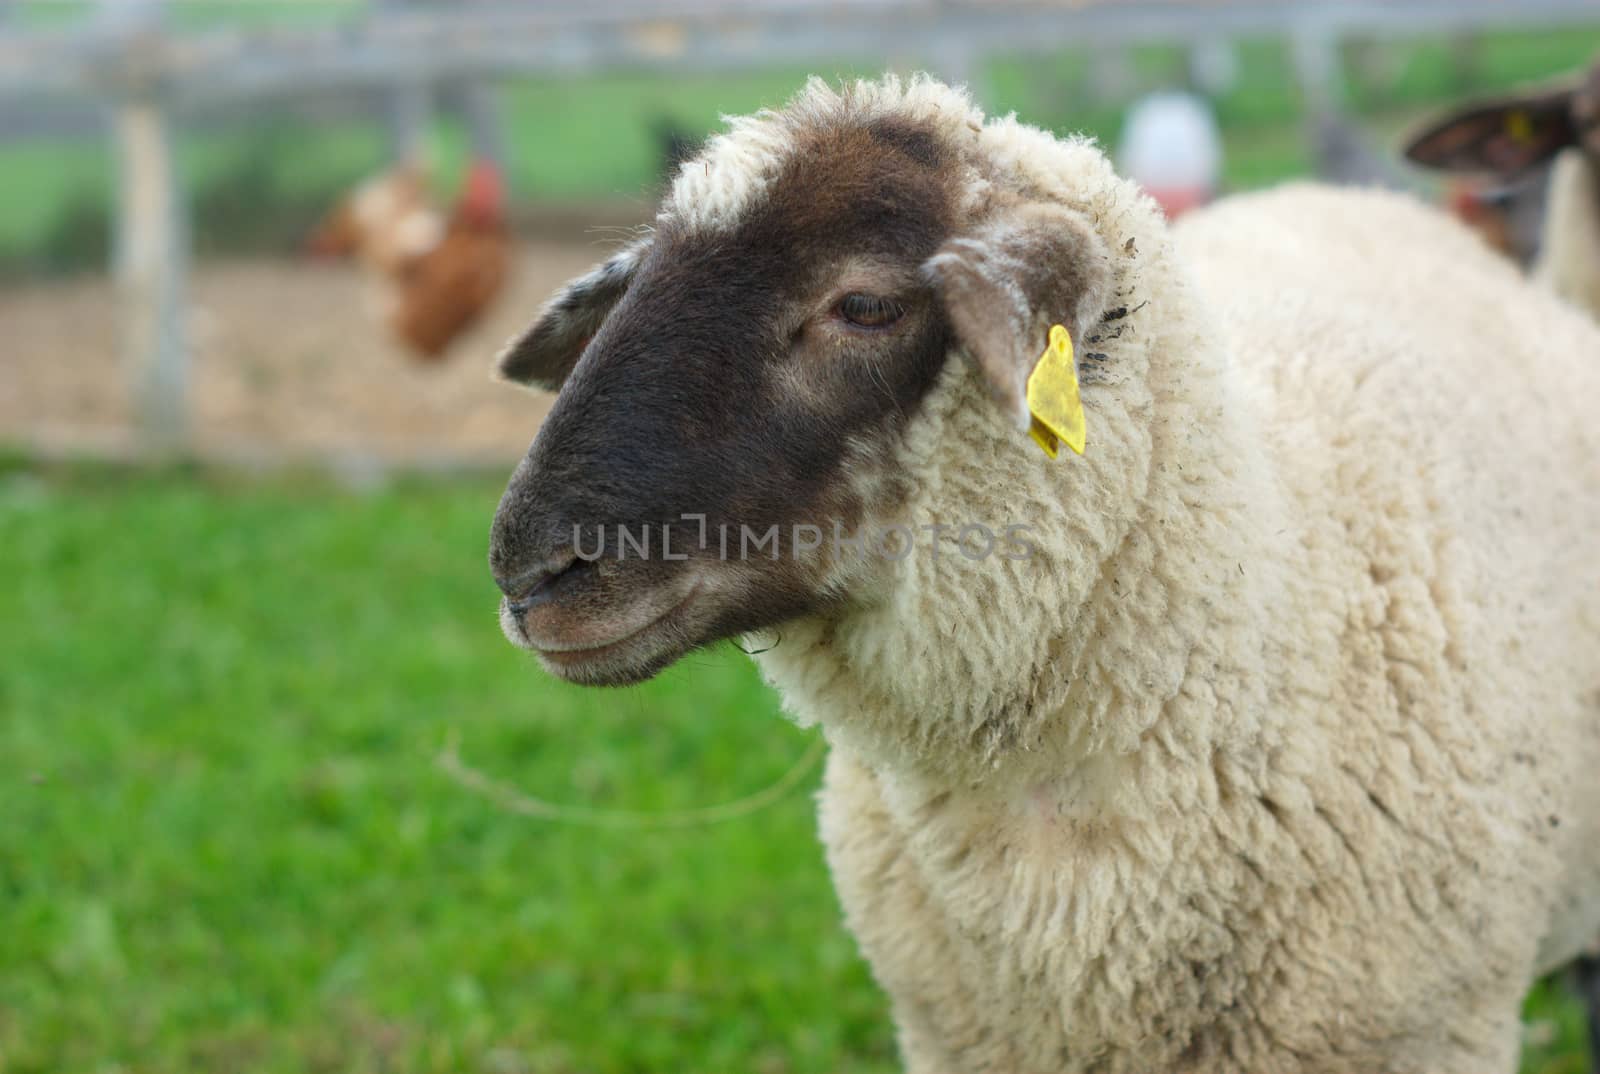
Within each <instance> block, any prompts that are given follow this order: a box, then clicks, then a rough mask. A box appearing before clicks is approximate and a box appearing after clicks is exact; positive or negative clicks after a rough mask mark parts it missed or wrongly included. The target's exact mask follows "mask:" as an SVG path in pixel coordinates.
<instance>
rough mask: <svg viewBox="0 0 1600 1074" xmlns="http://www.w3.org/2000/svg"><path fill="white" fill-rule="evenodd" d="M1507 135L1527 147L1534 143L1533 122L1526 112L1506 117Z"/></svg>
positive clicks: (1514, 113) (1513, 113)
mask: <svg viewBox="0 0 1600 1074" xmlns="http://www.w3.org/2000/svg"><path fill="white" fill-rule="evenodd" d="M1506 133H1507V134H1509V135H1511V140H1512V141H1514V142H1521V143H1522V144H1523V145H1527V144H1528V143H1529V142H1531V141H1533V120H1532V119H1531V118H1529V116H1528V113H1526V112H1521V111H1518V112H1512V113H1510V114H1508V115H1507V116H1506Z"/></svg>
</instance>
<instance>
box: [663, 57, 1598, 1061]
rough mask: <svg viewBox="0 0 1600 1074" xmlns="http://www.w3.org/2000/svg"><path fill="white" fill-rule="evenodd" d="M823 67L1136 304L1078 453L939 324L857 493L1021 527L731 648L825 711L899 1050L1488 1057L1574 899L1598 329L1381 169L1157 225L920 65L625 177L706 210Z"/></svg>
mask: <svg viewBox="0 0 1600 1074" xmlns="http://www.w3.org/2000/svg"><path fill="white" fill-rule="evenodd" d="M860 102H869V103H870V107H872V108H881V109H888V110H896V111H902V112H904V113H907V114H909V115H911V116H914V117H921V118H924V119H934V120H936V121H938V123H939V124H940V129H941V130H942V131H944V132H945V134H946V137H947V138H948V139H949V140H950V142H951V144H952V145H955V146H957V147H959V149H960V153H961V157H962V159H963V160H964V161H971V162H973V164H972V167H973V175H974V176H977V175H983V176H985V179H984V180H983V181H984V182H989V183H993V184H996V185H998V186H1002V187H1005V188H1007V189H1009V190H1012V191H1021V192H1022V193H1024V194H1025V195H1026V196H1028V197H1031V198H1035V199H1041V200H1049V201H1055V202H1059V203H1062V204H1065V205H1068V206H1071V207H1075V208H1077V209H1079V210H1080V211H1081V212H1082V214H1083V215H1084V217H1085V218H1086V219H1088V220H1090V221H1092V223H1093V226H1094V227H1095V228H1097V229H1098V231H1099V232H1100V234H1101V236H1102V237H1103V238H1104V240H1105V243H1106V247H1107V248H1108V249H1110V250H1113V251H1118V252H1119V255H1120V269H1119V274H1120V275H1119V281H1118V286H1117V288H1116V290H1117V292H1118V297H1117V299H1116V300H1115V301H1116V302H1117V303H1120V304H1125V305H1126V306H1127V308H1128V309H1129V310H1130V311H1132V312H1130V314H1129V315H1128V316H1127V317H1126V318H1124V319H1123V320H1122V321H1121V322H1120V323H1121V324H1122V326H1123V330H1122V331H1121V335H1120V337H1118V338H1110V335H1109V334H1108V338H1106V339H1105V341H1104V342H1103V343H1101V344H1098V345H1097V348H1098V349H1099V350H1101V351H1103V352H1104V354H1105V356H1106V357H1105V360H1104V361H1102V362H1100V363H1098V365H1097V368H1099V369H1101V370H1103V374H1102V375H1101V376H1100V377H1099V378H1098V379H1095V380H1093V381H1090V382H1087V383H1086V384H1085V387H1084V393H1083V399H1084V405H1085V408H1086V410H1087V414H1088V428H1089V437H1088V450H1087V452H1086V454H1085V455H1084V457H1082V458H1075V457H1070V456H1067V457H1064V458H1062V459H1060V460H1056V461H1051V460H1048V459H1046V458H1045V457H1044V455H1043V454H1042V453H1041V452H1040V451H1039V450H1038V448H1037V447H1036V446H1035V445H1033V444H1032V443H1031V442H1030V441H1029V440H1028V439H1027V438H1026V437H1025V436H1021V435H1019V434H1018V433H1017V432H1016V431H1015V429H1014V428H1013V426H1012V425H1011V424H1009V423H1008V422H1007V421H1006V419H1005V417H1004V416H1003V415H1001V414H999V413H998V411H997V409H996V408H995V407H994V405H993V404H992V403H991V402H990V401H989V400H988V398H987V397H986V396H985V395H984V393H983V391H982V390H981V388H980V386H979V385H978V383H977V380H976V377H975V376H974V375H973V374H972V373H971V372H970V371H969V369H968V365H967V363H965V362H963V361H961V360H958V359H957V358H955V357H954V356H952V359H951V360H950V362H949V364H948V367H947V369H946V372H945V374H944V377H943V379H942V381H941V383H940V384H939V385H938V386H937V388H936V389H935V391H934V392H933V393H932V395H931V396H930V397H929V398H928V399H927V400H926V401H925V402H924V403H923V405H922V408H921V410H920V411H919V412H918V414H917V415H916V416H915V417H914V419H913V421H912V423H911V426H910V428H909V429H908V432H907V434H906V437H905V442H904V444H903V447H902V449H901V457H900V459H899V465H900V467H901V468H902V469H903V472H904V475H905V477H906V478H907V483H908V487H909V488H910V489H911V490H912V492H911V494H910V498H909V501H908V502H907V503H906V504H905V505H904V508H903V510H902V512H901V513H900V514H899V515H897V516H896V517H895V518H892V519H883V520H879V521H880V522H899V523H904V524H908V525H911V526H914V527H916V526H922V525H925V524H930V523H955V524H959V523H963V522H984V523H986V524H989V525H991V526H992V527H995V528H998V527H1000V526H1004V525H1006V524H1009V523H1021V524H1025V525H1027V526H1028V527H1029V529H1030V536H1031V539H1032V540H1033V542H1034V544H1035V545H1036V546H1037V549H1038V551H1037V554H1036V555H1035V556H1034V557H1033V558H1032V559H1031V560H1028V561H1023V562H1018V561H1012V560H1006V559H1003V558H1000V557H990V558H988V559H985V560H982V561H978V562H974V561H972V560H969V559H966V558H964V557H962V556H960V555H957V554H954V551H953V548H952V550H951V551H949V552H947V553H946V554H945V555H942V556H939V557H933V556H930V555H926V554H920V553H919V554H917V555H913V556H910V557H909V558H907V559H905V560H902V561H900V562H899V563H894V564H888V565H886V566H884V567H883V570H884V571H885V572H886V573H885V574H884V576H883V577H881V578H878V579H876V580H875V582H874V584H873V585H871V586H870V587H869V588H868V589H866V590H865V591H863V592H858V594H857V595H856V599H855V600H854V602H853V603H852V604H851V605H850V606H849V607H848V608H847V609H846V610H844V611H842V612H837V613H830V614H829V615H827V616H818V617H815V618H811V619H807V620H804V621H801V622H796V623H791V624H787V625H785V626H784V628H783V629H782V636H783V641H782V644H780V645H778V646H777V647H775V648H773V649H771V650H770V651H768V652H766V653H765V654H763V655H762V656H761V657H760V658H759V659H760V663H761V665H762V667H763V669H764V671H765V673H766V674H767V675H768V676H769V678H770V679H771V681H772V682H774V683H775V684H776V685H777V687H778V688H779V689H780V690H781V691H782V693H783V696H784V699H785V702H786V704H787V706H788V708H789V709H790V710H791V711H792V712H793V713H794V715H795V716H796V718H797V719H799V720H800V721H802V722H804V723H815V724H820V725H821V726H822V727H823V729H824V730H825V732H826V733H827V735H828V738H829V740H830V742H831V743H832V745H833V752H832V757H831V760H830V763H829V767H828V773H827V779H826V785H825V787H824V790H823V792H822V795H821V825H822V833H823V838H824V841H825V842H826V844H827V849H828V856H829V861H830V863H831V866H832V868H833V872H834V876H835V880H836V883H837V886H838V889H839V893H840V897H841V899H842V901H843V903H844V907H845V911H846V914H847V917H848V920H849V924H850V926H851V928H852V929H853V930H854V932H855V934H856V935H857V937H858V938H859V940H860V942H861V945H862V948H863V950H864V952H865V953H866V955H867V957H868V959H869V960H870V962H871V963H872V966H873V969H874V972H875V973H876V975H877V977H878V979H879V981H880V982H882V984H883V986H884V987H885V989H886V990H887V991H888V992H889V994H890V996H891V997H892V999H893V1004H894V1014H895V1019H896V1022H897V1024H898V1027H899V1032H900V1040H901V1045H902V1048H903V1051H904V1053H905V1057H906V1061H907V1064H908V1066H909V1067H910V1069H911V1070H913V1071H917V1072H927V1074H934V1072H938V1074H951V1072H956V1071H979V1070H982V1071H1006V1072H1017V1074H1045V1072H1060V1071H1088V1070H1093V1071H1097V1072H1102V1074H1114V1072H1128V1074H1135V1072H1137V1074H1151V1072H1155V1071H1180V1070H1181V1071H1218V1072H1221V1071H1230V1072H1237V1071H1241V1070H1246V1071H1251V1072H1252V1074H1271V1072H1275V1071H1350V1072H1357V1071H1360V1072H1363V1074H1366V1072H1371V1071H1377V1070H1383V1071H1419V1072H1420V1071H1429V1072H1434V1074H1439V1072H1449V1071H1459V1072H1463V1074H1487V1072H1493V1071H1511V1070H1513V1069H1514V1068H1515V1062H1516V1053H1517V1049H1518V1031H1519V1025H1518V1010H1519V1004H1520V1001H1521V998H1522V995H1523V993H1524V991H1525V990H1526V988H1527V987H1528V985H1529V983H1530V981H1531V979H1532V978H1533V976H1534V975H1535V974H1536V973H1538V972H1540V971H1542V970H1544V969H1546V968H1549V967H1551V966H1555V965H1558V964H1560V963H1561V962H1562V961H1564V960H1566V959H1568V958H1570V957H1571V956H1573V955H1574V954H1575V953H1576V952H1577V951H1578V950H1579V949H1580V948H1581V946H1582V945H1583V944H1584V943H1585V942H1587V941H1591V940H1593V939H1594V938H1595V937H1597V936H1600V780H1596V779H1595V777H1594V774H1595V773H1596V772H1597V771H1600V536H1597V535H1600V423H1597V422H1595V421H1594V420H1593V417H1592V414H1593V412H1594V407H1595V406H1596V404H1597V403H1600V329H1597V327H1596V326H1595V325H1594V324H1592V323H1590V322H1589V321H1588V320H1587V319H1585V318H1584V317H1582V316H1580V315H1579V314H1578V313H1576V312H1575V311H1573V310H1572V309H1570V308H1568V307H1566V306H1565V305H1563V304H1562V303H1560V302H1558V301H1557V300H1555V299H1554V298H1552V297H1551V296H1549V295H1547V294H1545V293H1544V292H1542V291H1540V290H1538V289H1536V288H1534V287H1531V286H1529V285H1528V284H1526V283H1525V282H1523V281H1522V280H1521V279H1519V277H1518V275H1517V274H1516V272H1515V271H1514V270H1513V269H1512V268H1511V267H1510V266H1509V265H1508V264H1506V263H1504V262H1503V261H1502V260H1501V259H1499V258H1497V257H1495V256H1494V255H1493V254H1491V253H1490V252H1488V251H1487V250H1485V249H1484V248H1483V247H1482V246H1481V244H1480V243H1478V242H1477V241H1476V240H1475V239H1474V238H1473V237H1472V236H1470V235H1469V234H1468V233H1467V232H1466V231H1464V230H1463V229H1460V228H1458V227H1456V226H1454V225H1453V224H1451V223H1450V222H1449V221H1448V220H1446V219H1445V218H1444V217H1443V216H1441V215H1439V214H1437V213H1435V212H1433V211H1431V210H1428V209H1425V208H1423V207H1421V206H1419V205H1417V204H1414V203H1413V202H1411V201H1409V200H1407V199H1404V198H1401V197H1398V196H1394V195H1389V194H1382V193H1376V192H1365V193H1362V192H1351V191H1340V192H1335V191H1331V190H1323V189H1318V188H1315V187H1308V186H1301V187H1292V188H1288V189H1285V190H1282V191H1279V192H1275V193H1270V194H1264V195H1258V196H1253V197H1248V198H1239V199H1234V200H1231V201H1228V202H1224V203H1222V204H1220V205H1218V206H1216V207H1215V208H1213V209H1210V210H1206V211H1204V212H1201V213H1199V214H1196V215H1195V216H1193V217H1192V218H1190V219H1189V220H1187V221H1186V222H1185V224H1184V225H1183V226H1182V227H1180V228H1179V229H1178V230H1177V231H1176V232H1175V233H1173V232H1169V230H1168V228H1167V226H1166V225H1165V223H1164V222H1163V221H1162V220H1161V219H1160V217H1159V214H1158V213H1157V211H1156V210H1155V208H1154V206H1153V205H1152V203H1151V202H1150V201H1149V200H1148V199H1146V198H1144V197H1143V196H1142V195H1140V194H1139V192H1138V191H1137V190H1136V189H1135V188H1134V187H1133V186H1132V185H1131V184H1130V183H1128V182H1126V181H1124V180H1122V179H1120V178H1118V177H1117V176H1116V175H1115V174H1114V173H1113V171H1112V169H1111V167H1110V165H1109V164H1108V163H1107V161H1106V159H1105V158H1104V156H1103V155H1102V154H1101V153H1100V152H1099V151H1098V150H1097V149H1095V148H1094V147H1093V146H1092V145H1091V144H1089V143H1087V142H1084V141H1060V140H1057V139H1055V138H1053V137H1051V136H1050V135H1048V134H1046V133H1044V132H1042V131H1038V130H1035V129H1033V128H1030V127H1027V126H1024V125H1022V124H1020V123H1018V122H1016V121H1015V119H1013V118H1005V119H998V120H990V121H988V122H987V123H982V122H980V118H979V117H977V116H976V113H975V111H974V110H973V108H972V106H971V104H970V102H969V101H968V100H967V99H966V98H965V96H964V95H962V94H960V93H958V92H956V91H951V90H948V89H945V88H943V87H941V86H938V85H937V84H936V83H933V82H931V81H927V80H917V81H914V82H912V83H911V84H910V85H909V86H905V87H902V86H900V85H899V84H898V83H896V82H893V81H886V82H883V83H876V84H870V85H867V86H862V87H857V88H855V89H854V90H852V91H851V92H850V93H847V94H845V95H840V94H837V93H834V92H832V91H830V90H828V89H826V87H822V86H820V84H817V83H813V84H812V85H811V86H809V87H808V88H807V89H806V91H805V92H804V93H803V94H802V95H801V97H800V98H799V99H798V100H797V102H796V103H795V104H794V105H792V106H791V108H790V109H789V110H786V111H785V112H782V113H776V114H773V113H767V114H763V115H761V116H757V117H753V118H751V119H747V120H739V121H736V122H735V124H734V126H733V129H732V130H731V131H730V132H729V133H728V134H726V135H724V136H723V137H722V138H720V139H719V140H717V142H715V143H714V144H713V146H712V148H711V156H710V158H709V164H708V165H706V166H703V167H698V168H695V167H691V168H690V169H688V170H686V171H685V172H684V173H683V174H682V175H681V176H680V177H679V179H678V182H677V184H676V186H675V188H674V192H673V196H672V202H671V204H670V205H669V206H668V209H667V211H668V212H673V213H679V214H700V216H699V219H701V220H703V221H704V222H706V223H707V224H708V225H709V226H716V224H717V221H719V220H725V219H729V218H731V217H730V214H737V212H738V210H739V208H740V207H741V206H742V205H744V204H748V202H749V199H752V198H755V197H759V196H760V192H761V190H762V184H763V182H764V181H765V178H764V177H765V176H767V175H770V173H771V170H772V167H773V162H774V161H776V160H778V159H781V154H782V152H783V151H784V146H785V145H786V144H787V143H786V140H787V139H788V137H789V135H790V132H792V131H793V130H794V129H797V127H799V126H800V125H802V124H803V123H806V122H814V121H818V120H819V118H820V119H826V117H828V116H829V115H837V114H839V110H841V109H851V108H856V107H863V105H862V104H861V103H860ZM974 182H975V183H976V182H978V180H976V178H974ZM978 193H979V192H977V191H976V190H975V191H974V198H973V202H974V204H977V203H978V201H979V200H981V199H980V198H979V197H978Z"/></svg>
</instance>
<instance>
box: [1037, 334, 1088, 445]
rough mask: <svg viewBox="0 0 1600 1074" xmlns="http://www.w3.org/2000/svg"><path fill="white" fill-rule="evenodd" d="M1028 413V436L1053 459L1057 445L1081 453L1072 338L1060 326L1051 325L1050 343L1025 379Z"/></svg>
mask: <svg viewBox="0 0 1600 1074" xmlns="http://www.w3.org/2000/svg"><path fill="white" fill-rule="evenodd" d="M1028 410H1029V411H1030V412H1031V413H1032V414H1033V422H1032V424H1031V425H1030V426H1029V428H1028V435H1030V436H1032V437H1033V439H1034V441H1035V442H1036V443H1037V444H1038V445H1039V446H1040V447H1042V448H1044V453H1045V454H1046V455H1048V456H1050V457H1051V458H1052V459H1053V458H1055V457H1056V450H1057V447H1058V445H1059V444H1063V443H1064V444H1066V445H1067V446H1068V447H1069V448H1071V449H1072V450H1073V451H1074V452H1076V453H1077V454H1079V455H1082V454H1083V445H1084V438H1085V435H1086V433H1087V427H1086V426H1085V424H1084V420H1083V401H1082V400H1081V399H1079V398H1078V367H1077V365H1076V364H1075V363H1074V362H1073V360H1072V337H1071V336H1069V335H1067V330H1066V329H1065V328H1063V327H1061V326H1060V325H1059V324H1057V325H1051V326H1050V342H1049V344H1048V345H1047V346H1046V347H1045V349H1044V353H1043V354H1041V355H1040V356H1039V363H1038V364H1037V365H1035V366H1034V367H1033V373H1032V374H1031V375H1030V376H1029V377H1028Z"/></svg>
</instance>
